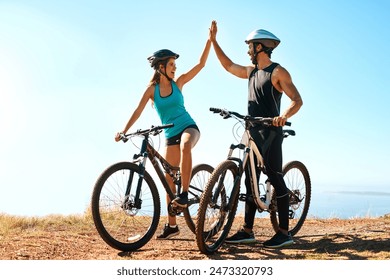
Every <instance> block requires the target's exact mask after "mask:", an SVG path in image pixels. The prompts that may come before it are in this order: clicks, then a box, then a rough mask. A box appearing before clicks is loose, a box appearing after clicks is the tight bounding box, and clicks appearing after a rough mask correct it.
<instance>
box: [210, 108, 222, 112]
mask: <svg viewBox="0 0 390 280" xmlns="http://www.w3.org/2000/svg"><path fill="white" fill-rule="evenodd" d="M210 111H211V112H213V113H220V112H221V111H222V110H221V109H218V108H213V107H211V108H210Z"/></svg>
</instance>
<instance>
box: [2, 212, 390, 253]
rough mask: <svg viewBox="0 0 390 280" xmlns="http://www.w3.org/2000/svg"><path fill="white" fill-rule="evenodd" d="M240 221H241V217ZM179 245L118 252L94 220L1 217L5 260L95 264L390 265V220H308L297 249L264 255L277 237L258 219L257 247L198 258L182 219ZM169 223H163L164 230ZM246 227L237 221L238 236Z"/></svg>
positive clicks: (176, 242) (165, 243)
mask: <svg viewBox="0 0 390 280" xmlns="http://www.w3.org/2000/svg"><path fill="white" fill-rule="evenodd" d="M237 219H240V218H239V217H238V218H237ZM178 220H179V225H180V229H181V234H180V235H179V236H177V238H176V239H172V240H165V241H158V240H155V239H152V240H150V242H149V243H148V244H146V245H145V246H144V247H143V248H141V249H140V250H138V251H135V252H118V251H116V250H115V249H112V248H111V247H109V246H107V245H106V244H105V243H104V241H103V240H102V239H101V238H100V236H99V235H98V233H97V232H96V229H95V227H94V224H93V222H92V219H91V215H90V214H89V213H86V214H84V215H71V216H60V215H50V216H46V217H20V216H10V215H7V214H0V259H3V260H15V259H24V260H34V259H35V260H37V259H38V260H51V259H57V260H94V259H103V260H109V259H116V260H119V259H142V260H146V259H156V260H163V259H171V260H172V259H186V260H204V259H233V260H234V259H240V260H243V259H306V260H308V259H314V260H332V259H364V260H383V259H386V260H387V259H390V217H389V216H384V217H380V218H369V217H368V218H364V219H359V218H356V219H349V220H340V219H336V218H334V219H308V220H307V221H306V222H305V225H304V226H303V228H302V229H301V231H300V232H299V234H298V235H297V236H295V237H294V240H295V244H294V245H292V246H290V247H288V248H285V249H280V250H270V249H265V248H264V247H263V246H262V242H263V241H264V240H266V239H268V238H269V237H270V236H272V234H273V232H272V228H271V225H270V222H269V220H268V219H265V218H261V219H257V221H256V227H255V229H254V230H255V233H256V239H257V240H258V241H259V242H258V243H255V244H252V245H250V246H248V245H246V246H244V245H235V246H233V245H232V246H228V245H224V246H222V247H221V248H220V250H219V251H218V252H217V253H216V254H214V255H212V256H206V255H203V254H201V253H200V252H199V250H198V248H197V245H196V242H195V237H194V235H193V234H192V233H191V232H190V231H189V229H188V228H187V227H186V225H185V222H184V220H183V219H178ZM164 221H165V217H162V218H161V221H160V223H161V225H160V228H159V229H158V231H160V230H161V228H162V224H163V223H164ZM240 223H241V221H239V220H238V221H236V223H235V225H234V228H233V229H232V231H233V230H235V229H236V228H237V227H239V224H240Z"/></svg>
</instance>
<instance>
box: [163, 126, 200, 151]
mask: <svg viewBox="0 0 390 280" xmlns="http://www.w3.org/2000/svg"><path fill="white" fill-rule="evenodd" d="M187 128H195V129H196V130H197V131H199V128H198V126H197V125H196V124H191V125H189V126H187V127H186V128H185V129H183V131H182V132H180V133H179V134H177V135H175V136H172V137H170V138H168V139H166V140H165V145H166V146H171V145H179V144H180V140H181V135H182V134H183V132H184V131H185V130H186V129H187Z"/></svg>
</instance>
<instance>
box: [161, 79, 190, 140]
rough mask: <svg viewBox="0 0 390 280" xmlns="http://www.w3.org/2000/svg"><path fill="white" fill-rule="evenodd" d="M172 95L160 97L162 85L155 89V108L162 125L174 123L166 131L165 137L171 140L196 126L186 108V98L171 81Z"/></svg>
mask: <svg viewBox="0 0 390 280" xmlns="http://www.w3.org/2000/svg"><path fill="white" fill-rule="evenodd" d="M171 85H172V93H171V94H170V95H168V96H166V97H161V95H160V85H159V84H157V85H156V86H155V89H154V106H155V108H156V110H157V113H158V115H159V117H160V119H161V123H162V124H170V123H173V124H174V126H173V127H170V128H166V129H165V137H166V138H167V139H168V138H171V137H173V136H176V135H178V134H180V133H182V132H183V130H185V129H186V128H187V127H188V126H190V125H196V123H195V121H194V120H193V119H192V118H191V116H190V114H189V113H188V112H187V110H186V108H185V107H184V97H183V94H182V93H181V91H180V89H179V88H178V87H177V85H176V83H175V82H173V81H171Z"/></svg>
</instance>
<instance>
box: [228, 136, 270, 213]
mask: <svg viewBox="0 0 390 280" xmlns="http://www.w3.org/2000/svg"><path fill="white" fill-rule="evenodd" d="M236 148H238V149H240V150H243V151H244V154H243V156H242V159H240V158H236V157H232V155H233V151H234V150H235V149H236ZM254 157H256V158H257V166H256V164H255V158H254ZM228 159H229V160H234V161H237V162H238V163H239V170H240V171H239V173H240V178H241V177H242V174H243V173H244V171H245V168H246V166H247V164H248V159H249V166H250V171H251V172H250V173H251V177H252V178H251V182H252V183H251V188H252V194H253V199H254V202H255V204H256V205H257V207H258V208H259V209H261V210H263V211H264V210H268V208H269V205H270V204H271V197H272V185H271V183H270V182H269V181H268V180H267V188H266V189H267V191H266V196H265V198H266V199H265V201H262V200H261V199H260V192H259V189H258V188H256V187H255V186H256V184H257V182H258V178H257V172H256V168H259V169H260V170H261V172H263V174H265V173H264V160H263V157H262V155H261V153H260V151H259V149H258V148H257V145H256V143H255V142H254V141H253V138H252V137H251V136H250V133H249V130H247V129H246V130H245V131H244V133H243V135H242V139H241V143H240V144H239V145H234V144H232V145H231V146H230V149H229V153H228Z"/></svg>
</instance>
